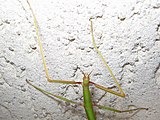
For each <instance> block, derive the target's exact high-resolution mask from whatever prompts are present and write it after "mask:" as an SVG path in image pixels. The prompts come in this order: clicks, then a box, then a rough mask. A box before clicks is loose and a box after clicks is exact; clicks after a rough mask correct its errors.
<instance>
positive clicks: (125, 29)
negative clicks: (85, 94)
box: [0, 0, 160, 120]
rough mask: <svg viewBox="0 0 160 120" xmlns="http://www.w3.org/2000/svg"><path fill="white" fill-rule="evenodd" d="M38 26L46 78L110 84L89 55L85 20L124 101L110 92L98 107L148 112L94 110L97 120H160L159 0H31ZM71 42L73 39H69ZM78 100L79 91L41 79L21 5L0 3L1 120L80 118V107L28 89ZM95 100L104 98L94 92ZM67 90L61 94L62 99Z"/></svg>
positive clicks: (15, 0) (13, 0)
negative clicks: (87, 78) (85, 75)
mask: <svg viewBox="0 0 160 120" xmlns="http://www.w3.org/2000/svg"><path fill="white" fill-rule="evenodd" d="M30 3H31V5H32V8H33V9H34V11H35V13H36V15H37V19H38V22H39V26H40V31H41V36H42V42H43V47H44V50H45V56H46V60H47V65H48V67H49V72H50V75H51V77H52V78H55V79H70V80H76V81H82V77H83V75H82V73H81V72H80V70H78V69H77V67H80V68H81V69H82V70H83V71H84V72H87V73H89V72H90V71H91V70H93V73H92V74H91V80H92V81H94V82H96V83H99V84H103V85H106V86H114V84H113V82H111V81H112V79H111V78H110V77H109V74H108V71H107V70H106V68H105V67H104V65H103V63H102V62H101V60H100V58H99V57H98V55H97V54H96V52H95V51H94V49H93V46H92V43H91V36H90V23H89V18H90V16H95V15H99V16H102V15H103V16H102V18H99V19H97V20H94V29H95V37H96V42H97V45H98V46H99V49H100V50H101V52H102V53H103V55H104V57H105V58H106V60H107V61H108V64H109V65H110V67H111V68H112V70H113V72H114V74H115V75H116V77H117V78H118V80H119V81H120V83H121V84H122V88H123V89H124V91H125V93H126V94H127V97H126V98H125V99H123V98H119V97H116V96H114V95H111V94H109V93H107V94H106V96H105V97H103V99H102V100H101V101H100V103H101V104H103V105H106V106H111V107H114V108H118V109H127V106H128V105H136V106H137V107H148V108H149V110H148V111H140V112H138V113H137V114H135V115H134V116H131V115H132V114H126V113H125V114H119V113H113V112H110V111H104V110H99V109H96V115H97V120H119V119H120V118H121V119H122V120H124V119H127V120H128V119H130V120H158V119H159V118H160V1H159V0H123V1H119V0H70V1H69V0H30ZM73 38H74V39H75V40H74V41H71V40H70V39H73ZM26 79H30V80H32V83H34V84H35V85H37V86H39V87H41V88H44V89H46V90H48V91H51V92H53V93H55V94H59V95H62V96H64V97H67V98H69V99H72V100H74V101H76V100H77V101H79V102H80V101H81V102H82V101H83V100H82V89H81V86H75V87H67V85H62V84H50V83H48V82H47V81H46V78H45V73H44V69H43V66H42V59H41V56H40V54H39V48H38V45H37V40H36V36H35V29H34V26H33V17H32V15H31V11H30V10H29V7H28V4H27V3H26V1H25V0H0V120H33V119H35V120H84V119H86V115H85V112H84V109H83V108H82V107H76V106H73V105H68V104H65V103H64V102H62V103H59V102H56V101H53V100H51V99H50V98H48V97H46V96H45V95H43V94H42V93H40V92H39V91H37V90H35V89H34V88H32V87H31V86H29V85H28V84H27V83H26V81H25V80H26ZM92 90H93V92H94V94H93V100H94V101H96V100H97V99H98V98H100V97H101V96H102V95H103V94H104V92H103V91H101V90H97V89H92ZM65 92H66V94H65Z"/></svg>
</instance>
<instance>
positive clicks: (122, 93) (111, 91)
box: [90, 18, 125, 97]
mask: <svg viewBox="0 0 160 120" xmlns="http://www.w3.org/2000/svg"><path fill="white" fill-rule="evenodd" d="M92 19H93V18H90V23H91V24H90V26H91V36H92V43H93V46H94V48H95V50H96V51H97V53H98V55H99V56H100V58H101V59H102V61H103V63H104V65H105V66H106V67H107V69H108V71H109V73H110V75H111V77H112V78H113V80H114V82H115V84H116V85H117V87H118V90H119V91H120V93H119V92H117V91H113V90H111V89H108V88H106V87H103V86H101V85H98V84H96V83H93V82H90V83H92V84H94V85H95V87H97V88H99V89H102V90H104V91H107V92H110V93H112V94H115V95H117V96H120V97H125V93H124V92H123V90H122V88H121V86H120V84H119V83H118V81H117V79H116V78H115V76H114V74H113V72H112V70H111V68H110V67H109V65H108V64H107V62H106V60H105V59H104V57H103V56H102V53H101V52H100V51H99V50H98V48H97V46H96V42H95V40H94V35H93V23H92Z"/></svg>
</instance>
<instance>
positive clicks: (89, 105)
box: [26, 0, 148, 120]
mask: <svg viewBox="0 0 160 120" xmlns="http://www.w3.org/2000/svg"><path fill="white" fill-rule="evenodd" d="M27 2H28V0H27ZM28 5H29V7H30V10H31V12H32V15H33V18H34V26H35V29H36V36H37V40H38V45H39V48H40V53H41V56H42V61H43V66H44V69H45V74H46V78H47V81H48V82H53V83H62V84H79V85H82V87H83V100H84V102H83V103H82V104H79V103H77V102H74V101H72V100H69V99H67V98H64V97H62V96H58V95H55V94H52V93H50V92H48V91H45V90H43V89H41V88H39V87H37V86H35V85H33V84H32V83H31V82H30V81H29V80H26V82H27V83H28V84H29V85H31V86H33V87H34V88H35V89H37V90H39V91H40V92H42V93H44V94H46V95H51V96H53V97H55V98H57V99H60V100H62V101H65V102H69V103H71V104H78V105H80V106H83V107H84V109H85V112H86V115H87V118H88V120H96V115H95V112H94V110H93V107H98V108H99V109H104V110H110V111H113V112H118V113H123V112H133V111H139V110H147V109H148V108H135V109H128V110H117V109H114V108H110V107H107V106H103V105H99V104H96V103H93V102H92V97H91V93H90V90H89V85H94V86H95V87H96V88H99V89H101V90H104V91H106V92H109V93H111V94H114V95H116V96H119V97H123V98H124V97H125V93H124V92H123V90H122V88H121V86H120V84H119V83H118V81H117V79H116V78H115V76H114V74H113V72H112V70H111V69H110V67H109V66H108V64H107V62H106V61H105V59H104V58H103V56H102V54H101V52H100V51H99V50H98V48H97V46H96V43H95V40H94V35H93V23H92V19H93V18H90V19H89V21H90V26H91V28H90V29H91V36H92V43H93V46H94V48H95V50H96V51H97V53H98V55H99V56H100V58H101V59H102V61H103V63H104V65H105V66H106V67H107V69H108V71H109V73H110V75H111V77H112V78H113V80H114V82H115V84H116V86H117V88H118V90H119V92H117V91H114V90H112V89H110V88H107V87H104V86H102V85H98V84H97V83H94V82H91V81H90V74H91V73H90V74H87V73H83V72H82V73H83V75H84V76H83V82H75V81H70V80H53V79H51V78H50V77H49V73H48V68H47V66H46V60H45V57H44V53H43V47H42V43H41V40H40V35H39V29H38V23H37V19H36V16H35V14H34V12H33V10H32V8H31V5H30V3H29V2H28Z"/></svg>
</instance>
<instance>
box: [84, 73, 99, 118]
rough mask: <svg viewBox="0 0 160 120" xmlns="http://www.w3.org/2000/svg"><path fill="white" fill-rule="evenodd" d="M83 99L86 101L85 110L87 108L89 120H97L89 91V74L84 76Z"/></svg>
mask: <svg viewBox="0 0 160 120" xmlns="http://www.w3.org/2000/svg"><path fill="white" fill-rule="evenodd" d="M83 99H84V108H85V111H86V114H87V118H88V120H96V116H95V113H94V110H93V105H92V100H91V95H90V91H89V75H88V74H84V77H83Z"/></svg>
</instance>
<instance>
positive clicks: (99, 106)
mask: <svg viewBox="0 0 160 120" xmlns="http://www.w3.org/2000/svg"><path fill="white" fill-rule="evenodd" d="M95 106H97V107H98V108H99V109H104V110H110V111H113V112H117V113H123V112H134V111H138V110H148V108H135V109H128V110H118V109H114V108H111V107H107V106H102V105H95Z"/></svg>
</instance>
